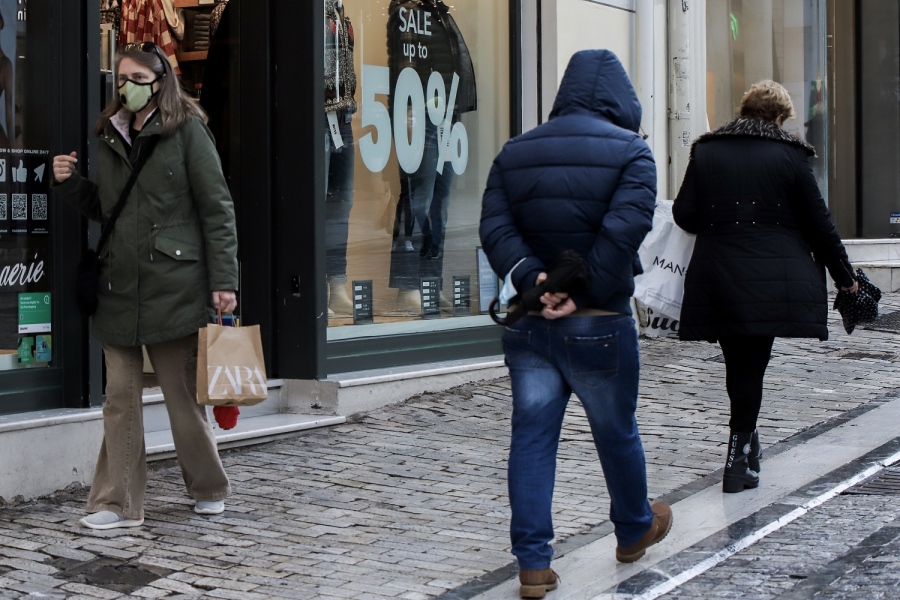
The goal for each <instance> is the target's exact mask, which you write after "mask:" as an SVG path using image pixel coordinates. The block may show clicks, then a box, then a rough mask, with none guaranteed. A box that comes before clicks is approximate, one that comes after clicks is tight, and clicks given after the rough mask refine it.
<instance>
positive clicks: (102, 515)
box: [78, 510, 144, 529]
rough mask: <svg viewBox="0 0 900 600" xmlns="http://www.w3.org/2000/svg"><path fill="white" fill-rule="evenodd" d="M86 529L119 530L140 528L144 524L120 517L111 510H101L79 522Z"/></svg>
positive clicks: (139, 520) (138, 520)
mask: <svg viewBox="0 0 900 600" xmlns="http://www.w3.org/2000/svg"><path fill="white" fill-rule="evenodd" d="M78 522H79V523H81V524H82V525H84V526H85V527H90V528H91V529H118V528H119V527H140V526H141V525H143V524H144V520H143V519H126V518H125V517H120V516H119V515H117V514H116V513H114V512H112V511H111V510H101V511H100V512H97V513H94V514H92V515H88V516H86V517H84V518H83V519H81V520H80V521H78Z"/></svg>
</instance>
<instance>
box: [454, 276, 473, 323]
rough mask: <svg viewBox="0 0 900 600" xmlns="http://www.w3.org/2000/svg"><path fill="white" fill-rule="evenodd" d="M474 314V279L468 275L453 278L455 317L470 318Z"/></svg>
mask: <svg viewBox="0 0 900 600" xmlns="http://www.w3.org/2000/svg"><path fill="white" fill-rule="evenodd" d="M471 314H472V278H471V277H469V276H468V275H461V276H454V277H453V316H454V317H468V316H469V315H471Z"/></svg>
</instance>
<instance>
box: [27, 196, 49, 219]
mask: <svg viewBox="0 0 900 600" xmlns="http://www.w3.org/2000/svg"><path fill="white" fill-rule="evenodd" d="M31 219H32V220H33V221H46V220H47V194H32V195H31Z"/></svg>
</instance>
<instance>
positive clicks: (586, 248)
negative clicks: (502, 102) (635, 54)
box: [480, 50, 672, 598]
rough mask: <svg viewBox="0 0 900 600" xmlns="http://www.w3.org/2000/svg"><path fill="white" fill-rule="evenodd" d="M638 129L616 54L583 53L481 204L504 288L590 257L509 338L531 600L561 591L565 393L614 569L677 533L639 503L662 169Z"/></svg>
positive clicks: (518, 508) (516, 542)
mask: <svg viewBox="0 0 900 600" xmlns="http://www.w3.org/2000/svg"><path fill="white" fill-rule="evenodd" d="M640 121H641V106H640V103H639V102H638V99H637V96H636V94H635V92H634V88H633V87H632V85H631V82H630V81H629V80H628V76H627V74H626V73H625V70H624V69H623V68H622V65H621V63H620V62H619V60H618V58H616V56H615V54H613V53H612V52H609V51H606V50H590V51H584V52H579V53H578V54H576V55H575V56H574V57H573V58H572V60H571V62H570V63H569V67H568V69H567V70H566V74H565V77H564V78H563V81H562V84H561V85H560V89H559V94H558V96H557V98H556V103H555V105H554V107H553V112H552V113H551V114H550V120H549V121H548V122H547V123H545V124H543V125H541V126H540V127H538V128H536V129H534V130H532V131H530V132H528V133H526V134H524V135H522V136H519V137H517V138H515V139H513V140H511V141H510V142H508V143H507V144H506V146H505V147H504V148H503V150H502V151H501V152H500V155H499V156H498V157H497V158H496V160H495V161H494V165H493V168H492V169H491V173H490V176H489V178H488V183H487V189H486V190H485V193H484V200H483V206H482V214H481V228H480V234H481V241H482V244H483V245H484V249H485V251H486V252H487V256H488V258H489V260H490V262H491V266H492V267H493V268H494V270H495V271H496V272H497V273H499V274H501V275H502V276H504V277H505V278H506V281H507V285H508V286H511V287H513V288H514V289H515V291H517V292H518V293H524V292H525V291H527V290H529V289H531V288H532V287H534V286H535V285H536V284H537V283H538V282H539V281H541V280H543V278H544V277H546V271H547V267H548V266H549V265H551V264H552V263H553V261H554V259H555V258H556V257H557V256H558V255H559V254H560V253H562V252H564V251H566V250H575V251H576V252H578V253H580V254H581V255H582V256H584V257H586V258H587V261H588V264H589V266H590V275H591V278H590V279H591V280H590V291H589V292H587V293H579V294H574V295H572V296H571V297H570V296H569V295H568V294H545V295H544V297H543V298H542V302H543V303H544V305H545V306H544V309H543V311H542V312H540V313H530V314H529V315H528V316H525V317H524V318H522V319H521V320H520V321H518V323H516V324H515V325H514V326H512V327H508V328H507V329H506V331H505V332H504V336H503V346H504V352H505V354H506V363H507V365H508V366H509V371H510V376H511V378H512V391H513V417H512V426H513V428H512V441H511V445H510V458H509V494H510V504H511V507H512V523H511V527H510V529H511V537H512V552H513V554H515V555H516V557H517V558H518V561H519V567H520V569H521V571H520V576H519V577H520V582H521V584H522V587H521V592H522V597H526V598H541V597H543V595H544V593H545V592H546V591H549V590H552V589H555V588H556V575H555V574H554V573H553V571H552V570H551V569H550V559H551V557H552V554H553V551H552V549H551V547H550V545H549V542H550V540H552V539H553V525H552V519H551V500H552V497H553V482H554V476H555V469H556V450H557V446H558V443H559V436H560V430H561V427H562V421H563V417H564V415H565V409H566V404H567V403H568V400H569V396H570V395H571V394H572V392H575V394H577V395H578V397H579V399H580V400H581V403H582V405H583V406H584V408H585V412H586V413H587V416H588V419H589V421H590V424H591V430H592V432H593V435H594V440H595V443H596V446H597V451H598V454H599V455H600V462H601V465H602V467H603V472H604V475H605V477H606V484H607V488H608V489H609V494H610V498H611V504H612V506H611V510H610V517H611V520H612V522H613V523H614V524H615V527H616V536H617V539H618V548H617V549H616V557H617V558H618V560H620V561H623V562H632V561H634V560H637V559H638V558H640V557H641V556H643V555H644V552H645V550H646V548H647V547H648V546H650V545H652V544H654V543H656V542H658V541H660V540H661V539H662V538H663V537H665V535H666V534H667V533H668V531H669V528H670V527H671V524H672V513H671V511H670V510H669V508H668V506H666V505H665V504H663V503H656V504H654V505H653V506H652V507H651V505H650V503H649V502H648V501H647V476H646V467H645V461H644V451H643V447H642V445H641V440H640V437H639V435H638V430H637V423H636V421H635V417H634V412H635V408H636V404H637V393H638V377H639V368H640V364H639V363H640V360H639V356H638V344H637V333H636V331H635V325H634V320H633V319H632V317H631V308H630V302H629V301H630V297H631V295H632V293H633V292H634V276H635V275H636V274H639V273H640V272H641V267H640V261H639V260H638V258H637V252H638V248H639V246H640V245H641V242H642V241H643V239H644V237H645V236H646V235H647V233H648V232H649V231H650V229H651V226H652V222H653V211H654V207H655V204H656V167H655V165H654V162H653V157H652V155H651V153H650V149H649V148H648V147H647V144H646V143H645V142H644V141H643V139H641V136H639V135H638V133H637V132H638V130H639V127H640ZM515 303H516V298H513V300H512V301H511V304H513V305H515ZM563 317H564V318H563Z"/></svg>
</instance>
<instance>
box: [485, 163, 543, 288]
mask: <svg viewBox="0 0 900 600" xmlns="http://www.w3.org/2000/svg"><path fill="white" fill-rule="evenodd" d="M503 155H504V153H503V152H501V153H500V155H499V156H498V157H497V158H496V159H495V160H494V164H493V166H492V167H491V172H490V174H489V175H488V181H487V188H486V189H485V190H484V197H483V199H482V204H481V225H480V227H479V234H480V235H481V244H482V246H483V247H484V251H485V254H487V257H488V260H489V261H490V263H491V268H492V269H494V272H495V273H497V274H498V275H500V276H501V277H506V275H507V274H508V273H509V271H510V269H512V268H513V267H515V266H516V265H517V264H518V263H519V261H522V259H525V260H524V261H522V264H520V265H519V266H518V267H516V270H515V271H514V272H513V275H512V282H513V285H515V286H516V290H517V291H518V292H519V293H520V294H523V293H525V292H527V291H528V290H530V289H531V288H533V287H534V286H535V283H536V281H537V276H538V275H539V274H540V273H541V272H543V271H546V267H545V266H544V263H543V262H542V261H541V260H540V259H539V258H538V257H536V256H535V255H534V253H533V252H532V251H531V248H529V247H528V244H527V243H525V240H524V238H523V237H522V234H521V233H520V232H519V229H518V227H516V223H515V219H514V218H513V213H512V210H511V207H510V203H509V197H508V195H507V193H506V188H505V187H504V185H503V168H502V167H501V164H502V160H503Z"/></svg>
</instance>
